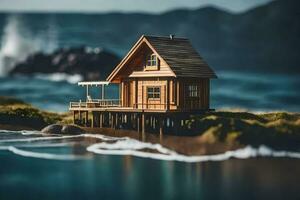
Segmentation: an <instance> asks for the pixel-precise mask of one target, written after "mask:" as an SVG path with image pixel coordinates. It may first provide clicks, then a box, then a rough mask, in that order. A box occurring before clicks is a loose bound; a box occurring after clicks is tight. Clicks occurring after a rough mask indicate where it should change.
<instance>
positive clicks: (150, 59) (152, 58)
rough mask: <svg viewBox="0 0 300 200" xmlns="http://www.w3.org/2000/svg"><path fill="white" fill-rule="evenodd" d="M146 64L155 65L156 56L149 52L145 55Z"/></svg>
mask: <svg viewBox="0 0 300 200" xmlns="http://www.w3.org/2000/svg"><path fill="white" fill-rule="evenodd" d="M146 66H157V58H156V55H155V54H151V55H149V56H148V57H147V62H146Z"/></svg>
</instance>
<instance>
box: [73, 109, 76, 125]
mask: <svg viewBox="0 0 300 200" xmlns="http://www.w3.org/2000/svg"><path fill="white" fill-rule="evenodd" d="M75 115H76V111H73V124H75V123H76V122H75V121H76V116H75Z"/></svg>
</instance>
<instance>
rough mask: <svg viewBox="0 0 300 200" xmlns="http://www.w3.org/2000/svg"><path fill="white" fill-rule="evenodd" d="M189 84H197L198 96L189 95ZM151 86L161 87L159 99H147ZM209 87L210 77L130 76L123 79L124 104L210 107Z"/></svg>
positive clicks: (172, 108) (141, 106) (145, 106)
mask: <svg viewBox="0 0 300 200" xmlns="http://www.w3.org/2000/svg"><path fill="white" fill-rule="evenodd" d="M189 85H197V87H198V93H199V95H198V96H197V97H189V94H188V87H189ZM149 86H151V87H152V86H157V87H160V92H161V95H160V99H159V100H156V99H153V100H148V99H147V87H149ZM209 88H210V86H209V79H190V78H189V79H174V78H128V79H124V80H123V81H122V91H123V92H122V95H121V96H122V102H123V103H122V105H123V106H124V107H134V108H139V109H167V108H168V109H170V110H176V109H178V110H193V109H208V108H209ZM167 99H169V101H167Z"/></svg>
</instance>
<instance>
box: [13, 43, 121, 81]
mask: <svg viewBox="0 0 300 200" xmlns="http://www.w3.org/2000/svg"><path fill="white" fill-rule="evenodd" d="M119 61H120V59H119V57H118V56H116V55H115V54H113V53H110V52H108V51H105V50H101V49H98V48H96V49H92V48H86V47H76V48H67V49H59V50H57V51H55V52H54V53H51V54H44V53H36V54H33V55H31V56H29V57H28V58H27V59H26V60H25V61H24V62H21V63H19V64H17V65H16V66H15V68H14V69H13V70H12V71H11V72H10V74H33V73H46V74H49V73H56V72H61V73H67V74H81V75H82V76H83V77H84V79H85V80H99V79H105V78H106V76H107V75H108V74H109V73H110V71H111V69H112V68H113V67H114V66H116V65H117V64H118V62H119Z"/></svg>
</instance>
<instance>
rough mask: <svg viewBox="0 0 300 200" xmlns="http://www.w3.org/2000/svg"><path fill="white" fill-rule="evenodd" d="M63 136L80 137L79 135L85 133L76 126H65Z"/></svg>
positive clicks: (62, 131) (62, 130)
mask: <svg viewBox="0 0 300 200" xmlns="http://www.w3.org/2000/svg"><path fill="white" fill-rule="evenodd" d="M61 133H62V134H68V135H78V134H83V133H85V131H84V130H83V129H82V128H80V127H78V126H75V125H64V126H63V127H62V129H61Z"/></svg>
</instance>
